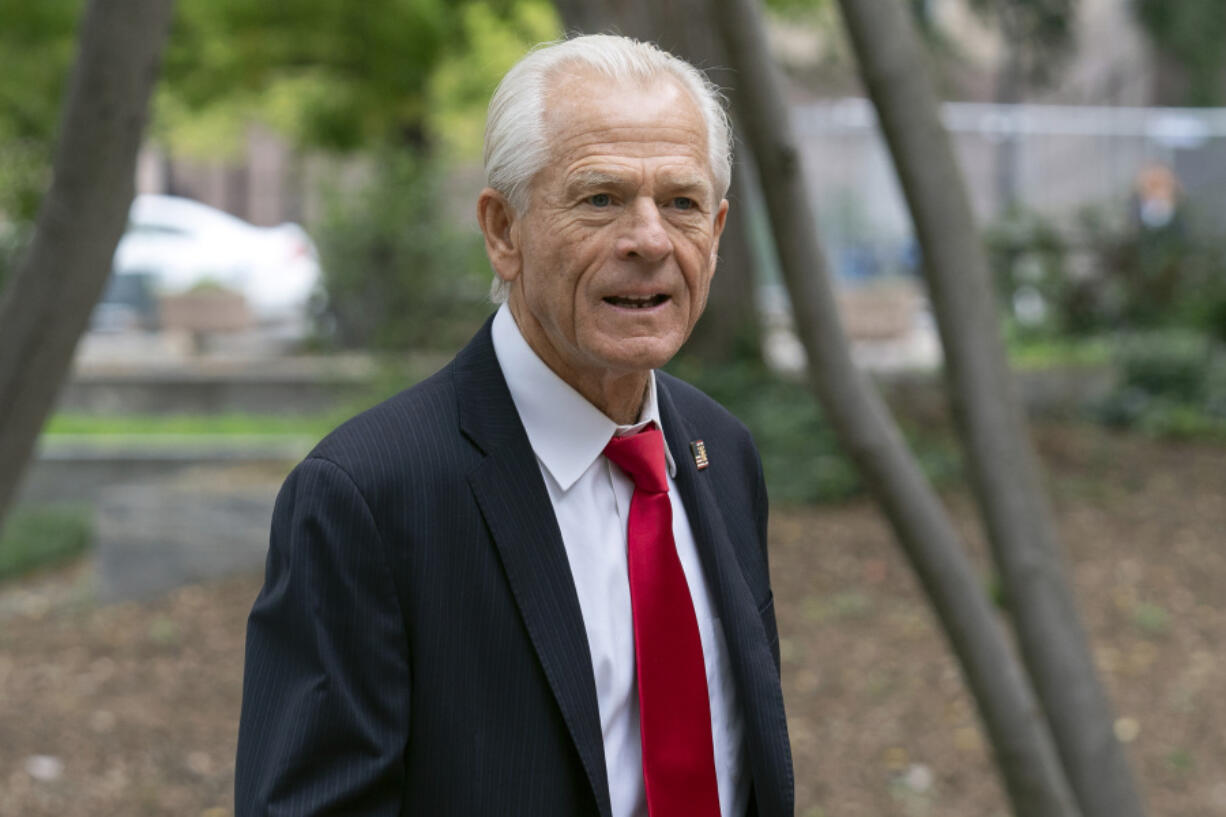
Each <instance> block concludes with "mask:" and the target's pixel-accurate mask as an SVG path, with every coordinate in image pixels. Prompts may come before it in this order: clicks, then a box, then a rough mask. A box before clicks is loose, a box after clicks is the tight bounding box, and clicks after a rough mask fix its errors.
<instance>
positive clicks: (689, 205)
mask: <svg viewBox="0 0 1226 817" xmlns="http://www.w3.org/2000/svg"><path fill="white" fill-rule="evenodd" d="M673 207H676V208H677V209H678V210H693V209H694V200H693V199H691V198H687V197H686V196H677V197H676V198H675V199H673Z"/></svg>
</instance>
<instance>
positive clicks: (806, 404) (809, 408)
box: [668, 356, 961, 503]
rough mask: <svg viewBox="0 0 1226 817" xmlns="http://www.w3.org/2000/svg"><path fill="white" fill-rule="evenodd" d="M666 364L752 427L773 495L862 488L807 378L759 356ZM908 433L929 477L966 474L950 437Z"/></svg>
mask: <svg viewBox="0 0 1226 817" xmlns="http://www.w3.org/2000/svg"><path fill="white" fill-rule="evenodd" d="M668 368H669V370H670V371H672V372H673V373H674V374H676V375H678V376H679V377H681V378H683V379H685V380H687V381H689V382H690V383H692V384H694V385H695V386H697V387H698V388H700V389H702V390H703V391H705V392H706V393H707V394H709V395H710V396H711V397H713V398H714V399H715V400H717V401H718V402H719V403H721V404H722V405H723V406H724V407H725V408H727V409H728V410H729V411H731V412H732V413H733V414H735V415H736V416H737V417H738V418H740V420H741V421H742V422H744V423H745V425H746V426H748V427H749V430H750V432H751V433H752V434H753V436H754V441H755V442H756V443H757V446H758V453H759V454H761V456H762V470H763V471H764V473H765V475H766V482H767V488H768V489H769V491H770V497H771V500H772V501H774V502H783V503H800V502H832V501H837V500H841V499H846V498H848V497H851V496H854V495H857V494H859V493H861V492H862V491H863V490H864V485H863V482H862V480H861V479H860V475H859V472H858V471H857V470H856V467H855V465H854V464H852V462H851V461H850V460H848V459H847V457H846V456H844V454H843V452H842V451H841V449H840V447H839V443H838V440H837V438H836V437H835V434H834V430H833V429H832V428H831V427H830V424H829V423H828V422H827V421H826V419H825V418H824V417H823V416H822V412H821V409H820V407H819V406H818V404H817V402H816V400H815V399H814V397H813V394H812V392H811V391H810V390H809V389H808V387H807V386H805V385H804V384H803V383H798V382H795V381H791V380H785V379H783V378H781V377H779V376H778V375H775V374H774V373H772V372H770V371H769V370H767V369H766V368H765V367H764V366H763V365H762V364H761V363H759V362H756V361H753V360H743V361H738V362H736V363H733V364H729V365H723V366H719V367H712V366H709V365H705V364H703V363H702V362H701V361H699V360H697V359H694V358H687V357H684V356H683V357H681V358H678V359H676V360H674V361H673V362H672V363H671V364H669V366H668ZM907 436H908V438H909V440H910V442H911V447H912V449H913V450H914V451H915V453H916V456H917V457H918V458H919V461H920V465H921V466H922V467H923V469H924V472H925V473H926V474H927V475H928V476H929V478H931V479H933V480H935V481H938V482H943V481H948V480H950V479H951V478H956V477H957V476H958V475H959V474H960V473H961V467H960V460H959V457H958V454H957V451H956V449H955V448H954V446H953V443H952V441H951V440H950V438H949V437H948V435H942V434H940V433H934V432H932V431H927V432H923V433H921V432H918V431H913V432H911V433H908V435H907Z"/></svg>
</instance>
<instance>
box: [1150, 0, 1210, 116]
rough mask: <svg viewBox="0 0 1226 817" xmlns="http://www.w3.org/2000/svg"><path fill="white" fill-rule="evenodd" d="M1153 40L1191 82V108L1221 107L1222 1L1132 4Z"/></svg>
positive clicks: (1166, 0)
mask: <svg viewBox="0 0 1226 817" xmlns="http://www.w3.org/2000/svg"><path fill="white" fill-rule="evenodd" d="M1132 8H1133V12H1134V14H1135V15H1136V18H1137V20H1138V21H1139V22H1140V23H1141V27H1142V28H1143V29H1144V30H1145V32H1146V33H1147V34H1148V35H1149V38H1150V40H1151V41H1152V42H1153V43H1154V45H1156V46H1157V47H1158V49H1159V50H1160V51H1162V52H1164V53H1165V54H1166V55H1167V56H1169V57H1170V58H1172V59H1173V60H1174V61H1175V62H1176V63H1177V64H1178V65H1179V66H1180V67H1181V68H1182V69H1183V71H1184V74H1185V75H1186V76H1187V78H1188V89H1187V98H1186V100H1185V104H1188V105H1220V104H1222V102H1223V100H1224V98H1226V97H1224V93H1223V92H1224V90H1226V89H1224V88H1223V84H1222V83H1223V76H1224V75H1226V49H1223V48H1222V43H1223V42H1226V3H1223V2H1222V0H1178V2H1173V0H1132Z"/></svg>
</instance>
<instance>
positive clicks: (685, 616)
mask: <svg viewBox="0 0 1226 817" xmlns="http://www.w3.org/2000/svg"><path fill="white" fill-rule="evenodd" d="M485 163H486V172H487V177H488V182H489V187H487V188H486V189H485V190H484V191H482V193H481V195H480V198H479V201H478V203H477V214H478V218H479V221H480V224H481V229H482V231H483V232H484V235H485V244H486V250H487V252H488V254H489V258H490V263H491V265H492V267H493V269H494V272H495V275H496V280H495V288H494V290H495V299H496V300H503V301H505V303H504V304H503V305H502V306H501V307H500V308H499V310H498V311H497V313H496V314H495V315H494V317H493V318H492V319H491V320H490V321H489V322H488V323H487V324H486V326H485V327H484V328H483V329H482V330H481V331H480V332H479V333H478V334H477V336H476V338H474V340H473V341H472V342H471V343H470V344H469V345H468V346H467V347H466V348H465V349H464V350H463V351H461V352H460V353H459V355H457V357H456V358H455V360H454V361H453V362H452V363H451V364H450V365H448V366H447V367H446V368H445V369H443V370H442V371H440V372H439V373H438V374H436V375H434V376H433V377H431V378H429V379H428V380H426V381H424V382H422V383H420V384H419V385H417V386H415V387H413V388H411V389H409V390H407V391H405V392H403V393H401V394H399V395H397V396H396V397H393V398H392V399H391V400H389V401H387V402H386V403H383V404H382V405H380V406H377V407H376V408H374V409H372V410H370V411H368V412H366V413H364V414H362V415H360V416H359V417H357V418H355V419H354V420H351V421H350V422H348V423H346V424H345V425H343V426H341V427H340V428H339V429H337V430H336V431H335V432H333V433H332V434H331V435H330V436H329V437H328V438H327V439H325V440H324V441H323V442H322V443H320V444H319V446H318V447H317V448H316V449H315V450H314V451H313V452H312V453H311V454H310V455H309V456H308V457H307V458H306V460H305V461H304V462H302V463H301V464H300V465H299V466H298V467H297V468H296V469H295V470H294V472H293V473H292V474H291V475H290V477H289V479H288V480H287V481H286V483H285V486H284V487H283V489H282V491H281V494H280V496H279V498H278V500H277V507H276V511H275V513H274V518H273V528H272V539H271V546H270V550H269V555H268V565H267V576H266V580H265V585H264V588H263V590H262V592H261V593H260V596H259V598H258V599H257V601H256V603H255V607H254V609H253V610H252V612H251V618H250V624H249V629H248V637H247V665H246V675H245V680H244V687H243V711H242V721H241V726H240V732H239V746H238V763H237V783H236V801H237V814H238V815H240V816H245V815H265V814H277V815H325V814H328V815H340V814H346V815H396V814H406V815H407V814H413V815H430V816H431V817H436V816H437V815H456V816H457V817H478V816H479V815H520V814H522V815H532V817H545V816H546V815H556V816H557V817H576V815H597V814H598V815H602V816H603V817H632V816H638V815H641V816H643V817H646V815H650V817H720V815H723V817H742V815H747V814H748V815H758V817H785V816H786V815H791V814H792V811H793V804H792V772H791V760H790V754H789V750H788V742H787V730H786V723H785V719H784V712H783V701H782V696H781V694H780V687H779V649H778V634H777V632H776V628H775V618H774V607H773V602H772V596H771V592H770V584H769V576H768V571H767V559H766V493H765V489H764V486H763V482H762V471H761V466H760V464H759V461H758V457H757V453H756V451H755V450H754V448H753V444H752V441H751V440H750V437H749V434H748V433H747V432H746V430H745V429H744V427H743V426H742V425H741V424H740V423H738V422H737V421H736V420H735V419H734V418H732V417H731V416H730V415H729V414H728V413H727V412H726V411H724V410H723V409H722V408H720V407H719V406H718V405H716V404H715V403H713V402H712V401H711V400H710V399H709V398H707V397H705V396H704V395H702V394H701V393H699V392H698V391H696V390H695V389H693V388H692V387H689V386H687V385H685V384H683V383H681V382H680V381H678V380H676V379H674V378H671V377H668V376H667V375H664V374H661V373H657V372H655V369H656V368H658V367H659V366H661V365H663V364H664V363H665V362H667V361H668V360H669V359H670V358H671V357H672V356H673V355H674V354H675V353H676V352H677V350H678V348H679V347H680V346H681V344H682V343H683V342H684V341H685V339H686V337H687V336H688V335H689V333H690V330H691V329H693V327H694V323H695V322H696V321H697V320H698V317H699V315H700V314H701V313H702V310H703V306H704V304H705V303H706V299H707V291H708V287H709V285H710V282H711V276H712V274H713V272H714V270H715V262H716V251H717V248H718V244H719V235H720V231H721V230H722V229H723V226H724V218H725V215H726V214H727V211H728V202H727V201H725V200H724V198H723V196H724V193H725V191H726V190H727V188H728V178H729V172H730V156H729V129H728V125H727V122H726V120H725V118H724V115H723V113H722V110H721V108H720V106H719V102H718V99H717V96H716V92H715V91H714V89H713V88H711V87H710V86H709V85H708V84H707V82H706V81H705V79H704V78H703V77H702V75H701V74H700V73H698V72H697V71H696V70H695V69H694V68H692V67H691V66H690V65H688V64H686V63H684V62H682V61H681V60H678V59H677V58H675V57H672V56H670V55H668V54H665V53H664V52H662V51H660V50H659V49H657V48H655V47H654V46H651V45H648V44H644V43H637V42H634V41H632V40H628V39H625V38H621V37H608V36H594V37H579V38H576V39H572V40H569V41H565V42H561V43H555V44H552V45H549V46H545V47H543V48H539V49H537V50H535V51H533V52H532V53H530V54H529V55H528V56H526V57H525V58H524V59H523V60H521V61H520V62H519V63H518V64H517V65H516V66H515V67H514V68H512V69H511V71H510V72H508V74H507V75H506V77H505V78H504V79H503V81H502V83H501V84H500V85H499V87H498V90H497V91H496V92H495V94H494V97H493V99H492V100H491V102H490V110H489V120H488V125H487V129H486V150H485Z"/></svg>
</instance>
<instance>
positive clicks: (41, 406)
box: [0, 0, 173, 521]
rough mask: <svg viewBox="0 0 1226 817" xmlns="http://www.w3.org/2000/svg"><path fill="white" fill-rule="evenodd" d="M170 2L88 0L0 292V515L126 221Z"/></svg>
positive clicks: (103, 281)
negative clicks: (53, 130)
mask: <svg viewBox="0 0 1226 817" xmlns="http://www.w3.org/2000/svg"><path fill="white" fill-rule="evenodd" d="M172 7H173V0H91V2H90V3H89V5H88V7H87V9H86V11H85V14H84V17H83V20H82V23H81V34H80V43H81V44H80V49H79V53H78V56H77V63H76V67H75V69H74V70H73V74H72V79H71V81H70V84H69V91H68V95H67V101H66V103H65V105H64V113H63V116H62V119H61V121H60V136H59V144H58V146H57V148H56V155H55V161H54V165H53V178H52V182H51V189H50V190H49V191H48V193H47V195H46V197H45V198H44V200H43V203H42V207H41V209H40V210H39V214H38V220H37V223H36V226H35V231H34V238H33V240H32V241H31V243H30V246H29V248H28V250H27V251H26V253H25V256H24V257H23V258H22V260H21V262H20V263H19V264H18V265H17V269H16V272H15V274H14V275H13V277H12V279H11V280H10V281H9V283H8V287H7V288H6V289H5V291H4V293H3V297H0V521H2V520H3V516H4V512H5V511H6V510H7V508H8V505H9V503H10V502H11V501H12V498H13V494H14V493H15V490H16V487H17V483H18V480H19V478H20V476H21V473H22V471H23V470H24V468H25V466H26V463H27V462H28V461H29V459H30V455H31V453H32V452H33V449H34V444H35V441H36V439H37V437H38V432H39V430H40V429H41V428H42V424H43V421H44V420H45V419H46V417H47V414H48V413H49V412H50V411H51V408H52V406H53V405H54V403H55V398H56V395H57V393H58V392H59V388H60V384H61V382H62V381H63V380H64V377H65V375H66V374H67V372H68V368H69V366H70V364H71V362H72V354H73V350H74V349H75V348H76V345H77V340H78V339H79V338H80V336H81V333H82V332H83V331H84V330H85V327H86V325H87V324H88V322H89V316H90V312H91V311H92V310H93V307H94V305H95V303H96V302H97V300H98V297H99V295H100V294H101V292H102V289H103V287H104V286H105V284H106V280H107V277H108V276H109V274H110V271H111V257H112V256H113V255H114V253H115V246H116V244H118V243H119V238H120V236H121V235H122V234H123V230H124V226H125V225H126V224H127V219H128V208H129V206H130V205H131V203H132V195H133V187H134V180H135V176H136V154H137V151H138V149H139V148H140V143H141V135H142V133H143V132H144V128H145V121H146V119H147V111H148V103H149V97H150V93H151V92H152V90H153V85H154V82H155V80H156V78H157V74H158V71H157V68H158V65H159V61H160V54H161V50H162V46H163V44H164V42H165V39H166V34H167V32H168V30H169V27H170V17H171V9H172Z"/></svg>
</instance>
